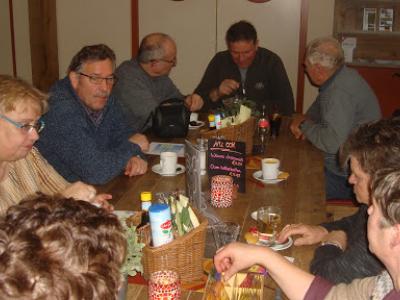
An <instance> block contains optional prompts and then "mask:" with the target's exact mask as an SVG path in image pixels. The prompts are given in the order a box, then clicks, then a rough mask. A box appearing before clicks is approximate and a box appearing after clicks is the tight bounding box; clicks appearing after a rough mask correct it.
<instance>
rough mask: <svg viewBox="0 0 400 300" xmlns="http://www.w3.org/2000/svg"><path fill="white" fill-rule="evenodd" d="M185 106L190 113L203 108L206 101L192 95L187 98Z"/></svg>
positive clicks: (196, 95)
mask: <svg viewBox="0 0 400 300" xmlns="http://www.w3.org/2000/svg"><path fill="white" fill-rule="evenodd" d="M185 104H186V106H187V107H188V108H189V110H190V111H196V110H199V109H201V108H202V107H203V105H204V101H203V98H201V96H200V95H198V94H192V95H189V96H187V97H186V98H185Z"/></svg>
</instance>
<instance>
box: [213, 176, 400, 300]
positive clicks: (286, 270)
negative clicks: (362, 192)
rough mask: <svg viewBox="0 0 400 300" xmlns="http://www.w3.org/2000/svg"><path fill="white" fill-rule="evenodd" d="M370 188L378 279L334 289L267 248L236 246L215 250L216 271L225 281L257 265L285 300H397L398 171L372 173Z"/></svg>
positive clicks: (372, 246)
mask: <svg viewBox="0 0 400 300" xmlns="http://www.w3.org/2000/svg"><path fill="white" fill-rule="evenodd" d="M370 187H371V191H372V193H371V198H372V201H371V204H370V206H369V208H368V215H369V216H368V230H367V232H368V241H369V249H370V250H371V252H372V253H374V254H375V255H376V256H377V257H378V258H379V259H380V261H381V262H382V263H383V264H384V265H385V267H386V270H384V271H383V272H382V273H380V274H379V275H377V276H372V277H366V278H362V279H356V280H354V281H353V282H351V283H350V284H338V285H334V284H332V283H330V282H329V281H327V280H326V279H323V278H322V277H319V276H314V275H311V274H310V273H307V272H306V271H303V270H301V269H300V268H298V267H297V266H295V265H294V264H292V263H290V262H289V261H288V260H287V259H285V258H284V257H283V256H282V255H280V254H279V253H277V252H275V251H273V250H272V249H270V248H268V247H263V246H256V245H246V244H240V243H233V244H229V245H228V246H226V247H223V248H221V249H220V250H218V251H217V254H216V255H215V257H214V263H215V267H216V269H217V271H218V272H224V273H223V277H224V279H229V278H230V277H231V276H232V275H233V274H235V273H236V272H238V271H240V270H243V269H245V268H247V267H250V266H252V265H253V264H259V265H262V266H264V267H265V268H266V269H267V271H268V274H269V275H270V276H271V277H272V278H273V279H274V280H275V281H276V283H277V284H278V285H279V286H280V287H281V288H282V290H283V292H284V293H285V294H286V295H287V296H288V298H289V299H305V300H308V299H310V300H311V299H326V300H328V299H329V300H330V299H332V300H333V299H343V300H345V299H349V300H350V299H351V300H352V299H377V300H378V299H385V300H394V299H400V171H399V170H393V169H386V170H381V171H380V172H377V173H376V174H375V175H374V176H373V178H372V184H371V185H370ZM349 264H351V262H349Z"/></svg>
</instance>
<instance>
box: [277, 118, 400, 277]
mask: <svg viewBox="0 0 400 300" xmlns="http://www.w3.org/2000/svg"><path fill="white" fill-rule="evenodd" d="M341 158H342V161H343V162H342V163H346V162H347V161H350V167H351V175H350V177H349V182H350V184H352V185H353V190H354V193H355V195H356V198H357V201H358V202H359V203H360V207H359V210H358V211H357V212H356V213H355V214H353V215H351V216H348V217H345V218H343V219H340V220H337V221H334V222H329V223H323V224H320V225H307V224H291V225H290V226H287V227H285V228H284V229H283V230H282V232H281V233H280V234H279V237H278V241H279V242H282V241H284V240H286V239H287V238H288V237H289V236H296V239H295V242H294V244H295V245H296V246H301V245H313V244H320V245H319V247H318V248H317V249H316V250H315V254H314V258H313V260H312V262H311V266H310V270H311V272H312V273H313V274H315V275H319V276H322V277H324V278H326V279H328V280H329V281H331V282H334V283H341V282H345V283H349V282H351V281H352V280H353V279H355V278H363V277H367V276H374V275H376V274H378V273H380V272H381V270H382V268H383V266H382V264H381V263H380V262H379V261H378V259H377V258H376V256H375V255H373V254H372V253H371V252H370V251H369V250H368V243H367V232H366V229H367V209H368V205H370V188H369V187H370V184H371V178H372V177H373V175H374V174H375V173H377V172H378V171H379V170H382V169H388V168H392V169H394V170H400V119H396V118H391V119H382V120H379V121H376V122H371V123H367V124H364V125H362V126H360V127H359V128H358V129H357V130H355V131H354V132H353V133H351V134H350V136H349V137H348V139H347V141H346V142H345V143H344V145H343V146H342V149H341Z"/></svg>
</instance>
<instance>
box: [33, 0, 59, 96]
mask: <svg viewBox="0 0 400 300" xmlns="http://www.w3.org/2000/svg"><path fill="white" fill-rule="evenodd" d="M28 2H29V31H30V45H31V60H32V82H33V84H34V85H35V86H36V87H37V88H39V89H40V90H42V91H45V92H47V91H48V90H49V88H50V86H51V85H52V84H53V83H54V82H55V81H56V80H58V46H57V13H56V1H54V0H29V1H28Z"/></svg>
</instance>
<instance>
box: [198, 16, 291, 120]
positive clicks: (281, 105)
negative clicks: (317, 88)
mask: <svg viewBox="0 0 400 300" xmlns="http://www.w3.org/2000/svg"><path fill="white" fill-rule="evenodd" d="M226 44H227V46H228V50H226V51H222V52H218V53H217V54H216V55H215V56H214V58H213V59H212V60H211V62H210V63H209V65H208V67H207V69H206V72H205V73H204V75H203V78H202V80H201V82H200V84H199V85H198V86H197V88H196V90H195V93H197V94H199V95H200V96H201V97H202V98H203V100H204V102H205V107H207V108H213V107H217V106H219V105H221V100H222V99H225V98H228V97H232V96H245V97H246V98H247V99H249V100H253V101H255V102H256V103H257V106H258V107H259V109H260V108H261V107H262V105H263V104H265V105H266V107H267V111H269V112H272V111H276V112H280V113H282V114H284V115H291V114H292V113H293V111H294V100H293V93H292V88H291V86H290V82H289V78H288V76H287V74H286V70H285V67H284V65H283V63H282V60H281V59H280V57H279V56H278V55H276V54H275V53H273V52H272V51H270V50H268V49H265V48H262V47H259V46H258V39H257V32H256V29H255V28H254V26H253V25H252V24H250V23H249V22H247V21H239V22H237V23H235V24H233V25H232V26H231V27H230V28H229V29H228V31H227V33H226Z"/></svg>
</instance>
